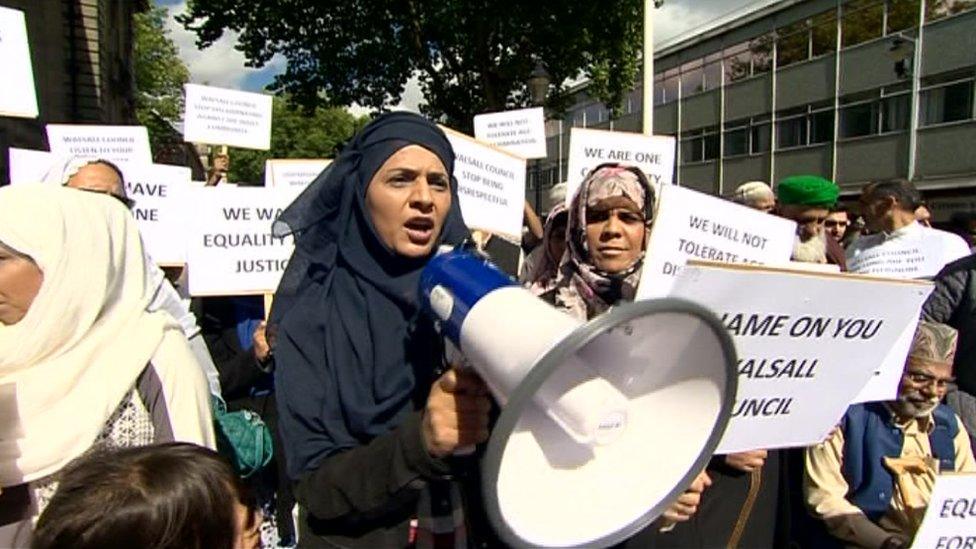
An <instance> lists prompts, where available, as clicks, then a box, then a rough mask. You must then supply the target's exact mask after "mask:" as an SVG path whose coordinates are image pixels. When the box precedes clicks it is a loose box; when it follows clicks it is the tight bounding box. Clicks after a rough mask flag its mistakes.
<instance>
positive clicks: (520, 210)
mask: <svg viewBox="0 0 976 549" xmlns="http://www.w3.org/2000/svg"><path fill="white" fill-rule="evenodd" d="M442 129H443V130H444V133H446V134H447V139H448V141H450V142H451V147H453V148H454V177H455V178H456V179H457V182H458V200H460V202H461V215H462V216H464V223H465V224H466V225H467V226H468V227H469V228H471V229H480V230H482V231H488V232H491V233H497V234H503V235H508V236H509V237H512V238H515V239H517V240H521V238H522V216H523V215H524V213H525V159H524V158H521V157H519V156H515V155H513V154H512V153H509V152H507V151H503V150H502V149H499V148H498V147H495V146H494V145H491V144H488V143H482V142H481V141H478V140H476V139H474V138H472V137H469V136H467V135H464V134H462V133H458V132H456V131H454V130H451V129H449V128H442Z"/></svg>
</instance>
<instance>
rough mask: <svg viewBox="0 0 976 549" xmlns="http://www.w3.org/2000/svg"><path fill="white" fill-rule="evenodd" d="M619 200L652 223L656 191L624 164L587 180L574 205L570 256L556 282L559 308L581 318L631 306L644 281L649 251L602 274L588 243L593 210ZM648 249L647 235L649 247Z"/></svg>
mask: <svg viewBox="0 0 976 549" xmlns="http://www.w3.org/2000/svg"><path fill="white" fill-rule="evenodd" d="M614 197H623V198H627V199H629V200H630V201H631V202H633V203H634V204H635V205H637V208H638V209H639V210H640V211H641V212H643V215H644V220H645V223H650V221H651V219H652V218H653V210H654V189H653V188H652V187H651V185H650V183H649V182H648V181H647V177H646V176H645V175H644V174H643V173H642V172H641V171H640V170H639V169H637V168H634V167H631V166H624V165H621V164H601V165H599V166H597V167H596V168H594V169H593V171H591V172H590V173H589V175H587V176H586V179H584V180H583V183H582V184H581V185H580V187H579V190H577V193H576V195H575V196H574V197H573V201H572V202H571V203H570V206H569V222H568V224H567V227H566V253H565V254H563V258H562V260H561V262H560V266H559V274H558V276H557V279H556V284H555V286H556V292H557V293H556V305H557V306H560V307H563V308H566V309H567V310H569V312H570V313H571V314H573V315H574V316H576V317H578V318H580V319H589V318H592V317H594V316H597V315H599V314H600V313H603V312H604V311H606V310H607V309H609V308H610V307H611V306H613V305H615V304H617V302H619V301H621V300H625V301H631V300H633V299H634V295H635V293H636V291H637V284H638V283H639V282H640V275H641V267H642V266H643V263H644V252H643V251H642V252H641V254H640V255H639V256H638V257H637V258H636V259H635V260H634V262H633V263H632V264H631V265H630V266H629V267H627V268H626V269H624V270H623V271H620V272H615V273H609V272H606V271H603V270H601V269H599V268H598V267H597V266H596V265H594V264H593V262H592V260H591V258H590V250H589V245H588V243H587V240H586V214H587V210H588V209H590V208H592V207H594V206H596V205H597V204H599V203H600V202H602V201H604V200H606V199H608V198H614ZM644 244H645V245H646V244H647V241H646V236H645V242H644Z"/></svg>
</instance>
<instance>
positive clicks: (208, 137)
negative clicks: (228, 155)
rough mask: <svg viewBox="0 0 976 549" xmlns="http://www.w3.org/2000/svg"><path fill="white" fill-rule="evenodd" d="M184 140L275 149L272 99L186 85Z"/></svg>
mask: <svg viewBox="0 0 976 549" xmlns="http://www.w3.org/2000/svg"><path fill="white" fill-rule="evenodd" d="M185 88H186V114H185V115H184V118H183V139H185V140H186V141H188V142H190V143H209V144H211V145H229V146H232V147H241V148H244V149H258V150H262V151H266V150H268V149H270V148H271V104H272V100H271V96H270V95H264V94H261V93H249V92H242V91H237V90H228V89H225V88H214V87H211V86H201V85H199V84H186V85H185Z"/></svg>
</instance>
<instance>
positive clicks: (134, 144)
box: [47, 124, 152, 164]
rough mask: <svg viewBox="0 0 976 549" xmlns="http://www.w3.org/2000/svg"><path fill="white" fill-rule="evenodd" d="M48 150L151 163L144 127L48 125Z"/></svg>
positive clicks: (81, 156)
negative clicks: (49, 148) (49, 147)
mask: <svg viewBox="0 0 976 549" xmlns="http://www.w3.org/2000/svg"><path fill="white" fill-rule="evenodd" d="M47 141H48V144H50V146H51V152H52V153H54V154H56V155H60V156H64V157H73V156H74V157H78V158H85V159H90V160H96V159H102V160H108V161H110V162H113V163H116V164H123V163H133V164H151V163H152V151H151V149H150V147H149V133H148V132H147V131H146V128H145V126H96V125H73V124H48V125H47Z"/></svg>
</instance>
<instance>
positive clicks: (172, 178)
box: [125, 164, 191, 265]
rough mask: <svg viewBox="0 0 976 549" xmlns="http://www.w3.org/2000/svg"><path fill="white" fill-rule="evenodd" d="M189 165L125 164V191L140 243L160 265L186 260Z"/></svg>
mask: <svg viewBox="0 0 976 549" xmlns="http://www.w3.org/2000/svg"><path fill="white" fill-rule="evenodd" d="M190 177H191V170H190V168H184V167H182V166H170V165H167V164H151V165H148V166H138V167H137V166H131V165H130V166H126V168H125V189H126V194H128V196H129V198H131V199H132V200H133V201H134V202H135V205H134V206H133V207H132V215H133V217H135V218H136V224H137V225H138V226H139V232H140V233H141V234H142V243H143V245H144V246H145V247H146V251H148V252H149V256H150V257H152V258H153V260H154V261H155V262H156V263H158V264H160V265H182V264H183V263H184V262H185V261H186V227H187V222H188V221H189V220H190V216H189V212H188V211H187V208H188V207H189V205H188V204H187V202H186V200H185V195H186V193H187V191H188V190H189V189H190Z"/></svg>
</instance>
